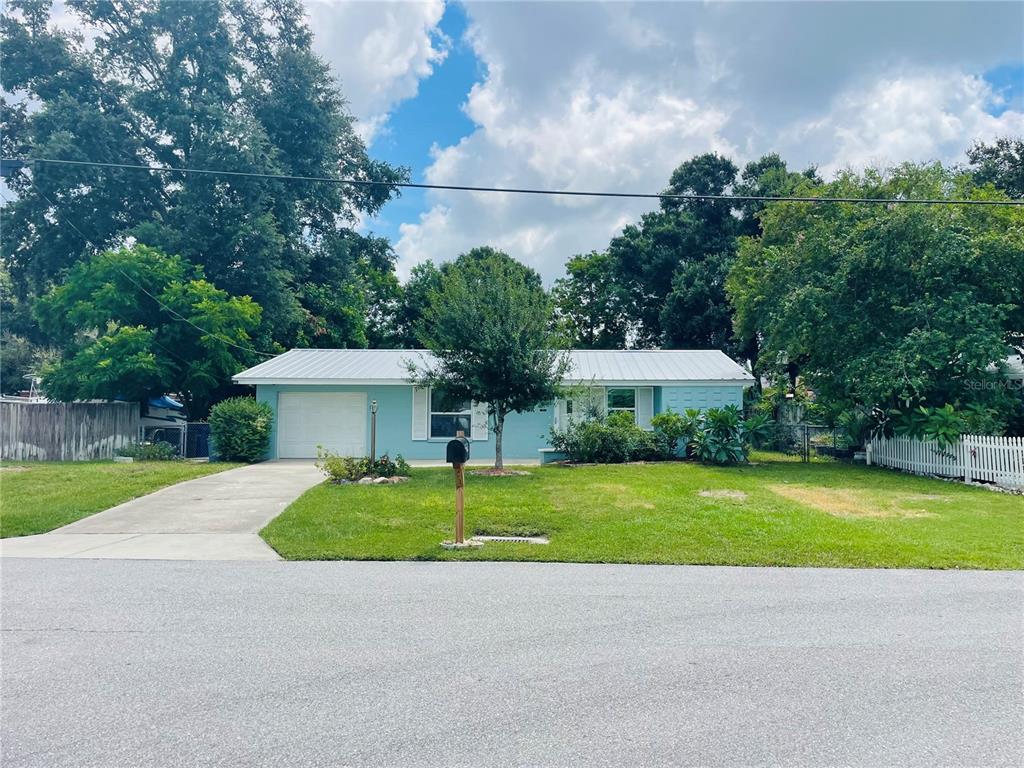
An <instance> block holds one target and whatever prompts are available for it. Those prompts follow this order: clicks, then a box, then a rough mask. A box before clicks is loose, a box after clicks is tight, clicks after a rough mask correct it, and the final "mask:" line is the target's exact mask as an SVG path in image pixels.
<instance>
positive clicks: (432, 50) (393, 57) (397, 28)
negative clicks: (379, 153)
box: [306, 0, 447, 142]
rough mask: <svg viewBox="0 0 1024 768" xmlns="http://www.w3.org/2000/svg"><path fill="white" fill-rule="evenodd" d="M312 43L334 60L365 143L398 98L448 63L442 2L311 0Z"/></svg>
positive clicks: (406, 95) (405, 96)
mask: <svg viewBox="0 0 1024 768" xmlns="http://www.w3.org/2000/svg"><path fill="white" fill-rule="evenodd" d="M306 9H307V14H308V16H309V20H310V26H311V28H312V29H313V32H314V43H313V47H314V49H315V50H316V52H317V53H319V54H320V55H321V56H323V57H324V58H325V59H326V60H327V61H328V62H329V63H330V64H331V67H332V69H333V70H334V72H335V74H336V75H337V76H338V78H339V80H340V81H341V89H342V92H343V93H344V94H345V97H346V98H347V99H348V101H349V107H350V109H351V110H352V113H353V114H354V115H355V116H356V117H358V118H359V121H360V122H359V125H358V130H359V133H360V134H361V135H362V137H363V139H364V140H366V141H368V142H369V141H372V140H373V137H374V136H375V135H376V134H378V133H379V131H380V130H381V129H382V128H383V127H384V126H385V124H386V122H387V118H388V113H389V112H390V111H391V110H392V109H394V107H395V106H397V105H398V103H399V102H401V101H403V100H405V99H409V98H412V97H414V96H415V95H416V92H417V90H418V88H419V83H420V81H421V80H422V79H424V78H426V77H429V76H430V74H431V73H432V72H433V71H434V68H435V67H436V66H438V65H439V64H441V63H442V62H443V61H444V58H445V56H446V53H447V41H446V40H445V39H444V36H443V35H442V34H441V33H440V31H439V29H438V23H439V22H440V21H441V17H442V16H443V14H444V0H423V1H422V2H373V3H370V2H345V3H340V2H327V1H326V0H307V3H306Z"/></svg>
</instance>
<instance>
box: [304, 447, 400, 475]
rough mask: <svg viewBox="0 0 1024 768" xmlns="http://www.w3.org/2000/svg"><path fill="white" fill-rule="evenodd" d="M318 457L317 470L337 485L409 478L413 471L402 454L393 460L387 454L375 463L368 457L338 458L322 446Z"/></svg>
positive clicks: (317, 448) (317, 451)
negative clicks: (367, 478)
mask: <svg viewBox="0 0 1024 768" xmlns="http://www.w3.org/2000/svg"><path fill="white" fill-rule="evenodd" d="M316 456H317V460H316V466H317V469H319V470H320V471H321V472H323V473H324V474H325V475H327V477H328V478H330V480H331V481H332V482H335V483H340V482H349V483H354V482H356V481H357V480H361V479H362V478H364V477H395V476H396V475H403V476H408V474H409V472H410V471H411V468H410V467H409V463H408V462H407V461H406V460H405V459H404V458H402V454H398V455H397V456H396V457H395V458H394V460H392V458H391V457H390V456H388V454H386V453H385V454H383V455H381V456H380V458H378V459H376V460H375V461H370V459H369V457H367V456H336V455H335V454H333V453H331V452H330V451H328V450H327V449H326V448H324V447H323V446H322V445H318V446H317V447H316Z"/></svg>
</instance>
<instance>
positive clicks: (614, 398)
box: [608, 389, 636, 421]
mask: <svg viewBox="0 0 1024 768" xmlns="http://www.w3.org/2000/svg"><path fill="white" fill-rule="evenodd" d="M616 411H627V412H629V413H631V414H633V421H636V390H635V389H609V390H608V413H610V414H611V413H615V412H616Z"/></svg>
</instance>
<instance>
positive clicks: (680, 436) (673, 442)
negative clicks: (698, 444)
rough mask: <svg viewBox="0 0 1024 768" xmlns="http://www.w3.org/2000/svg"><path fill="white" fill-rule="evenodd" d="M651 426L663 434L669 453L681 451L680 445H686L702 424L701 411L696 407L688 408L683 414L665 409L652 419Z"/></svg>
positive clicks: (684, 447)
mask: <svg viewBox="0 0 1024 768" xmlns="http://www.w3.org/2000/svg"><path fill="white" fill-rule="evenodd" d="M651 426H652V427H654V431H655V432H657V433H658V434H660V435H662V436H663V438H664V440H665V441H666V444H667V446H668V451H669V453H671V454H673V455H676V454H678V453H679V445H680V443H682V446H683V449H684V451H685V449H686V447H687V446H688V445H689V444H690V442H691V441H692V440H693V437H694V435H696V434H697V429H698V428H699V426H700V411H698V410H697V409H696V408H687V409H686V411H685V412H684V413H682V414H679V413H676V412H675V411H672V410H669V411H663V412H662V413H659V414H658V415H656V416H655V417H654V418H653V419H651Z"/></svg>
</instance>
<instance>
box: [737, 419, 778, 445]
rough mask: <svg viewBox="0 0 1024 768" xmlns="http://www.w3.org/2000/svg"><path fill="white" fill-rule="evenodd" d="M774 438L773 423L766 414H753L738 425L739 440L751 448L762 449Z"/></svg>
mask: <svg viewBox="0 0 1024 768" xmlns="http://www.w3.org/2000/svg"><path fill="white" fill-rule="evenodd" d="M774 437H775V422H773V421H772V419H771V417H770V416H769V415H768V414H766V413H755V414H754V415H753V416H750V417H749V418H747V419H746V420H745V421H742V422H741V423H740V439H741V440H743V442H744V443H746V445H747V446H749V447H752V448H763V447H765V446H766V445H768V444H770V443H771V442H772V440H773V438H774Z"/></svg>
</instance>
